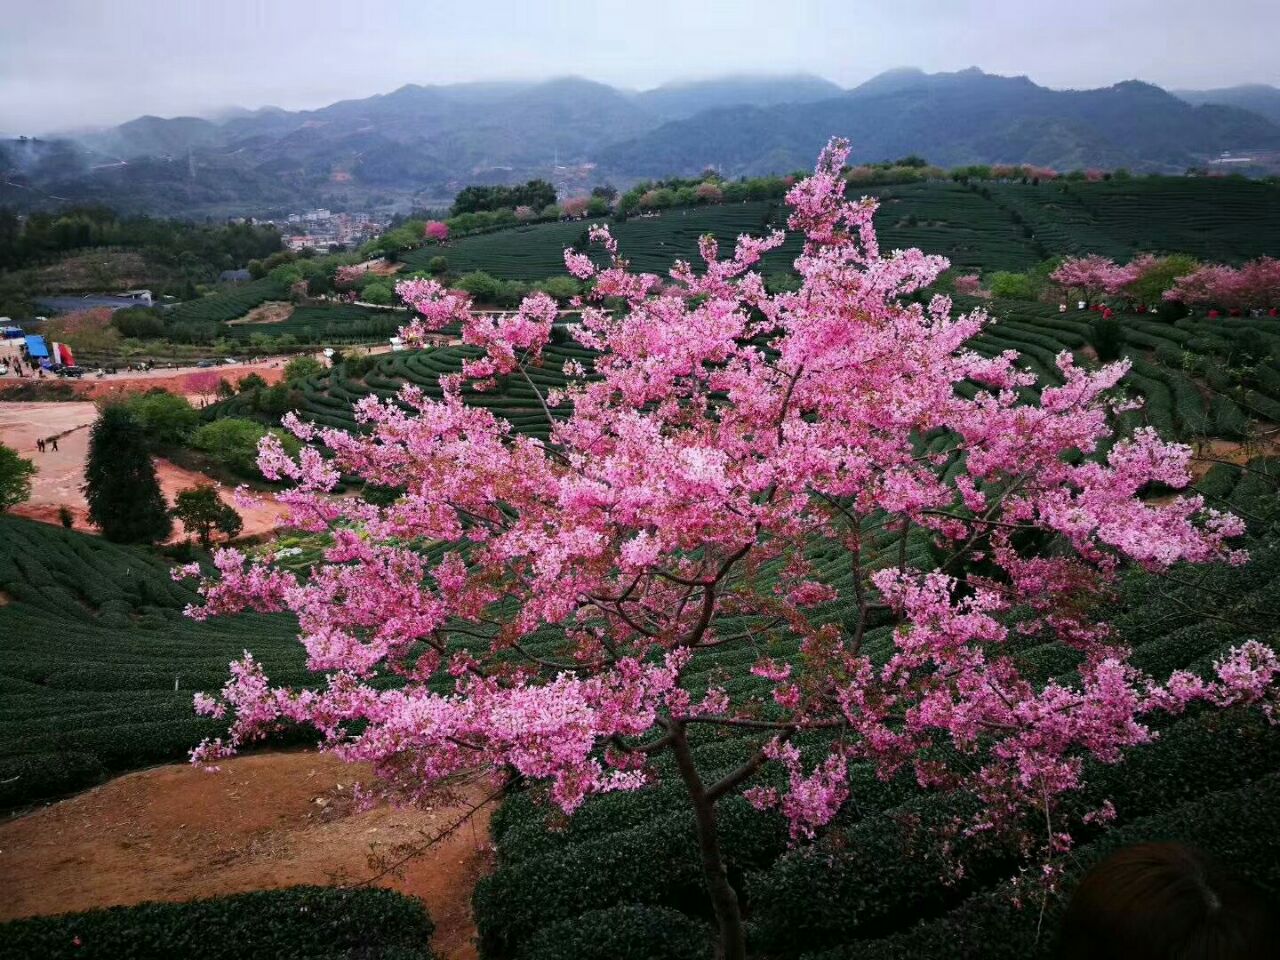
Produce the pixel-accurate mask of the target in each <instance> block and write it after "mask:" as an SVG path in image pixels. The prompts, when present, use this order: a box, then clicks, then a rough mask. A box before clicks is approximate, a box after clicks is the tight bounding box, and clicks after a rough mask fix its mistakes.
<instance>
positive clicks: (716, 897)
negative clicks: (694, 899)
mask: <svg viewBox="0 0 1280 960" xmlns="http://www.w3.org/2000/svg"><path fill="white" fill-rule="evenodd" d="M671 749H672V751H673V752H674V753H675V758H676V766H677V767H679V769H680V778H681V779H682V780H684V784H685V787H687V788H688V791H689V800H690V802H691V803H692V805H693V813H694V818H695V820H696V821H697V826H698V851H699V853H700V854H701V855H702V873H703V877H704V878H705V879H706V883H707V893H708V895H709V896H710V897H711V906H712V908H713V909H714V910H715V914H716V922H717V923H718V924H719V927H720V946H719V949H718V950H717V951H716V955H717V957H720V958H722V960H746V956H747V936H746V931H745V930H744V929H743V927H742V911H741V909H740V908H739V906H738V894H737V891H735V890H734V889H733V885H732V884H730V883H729V874H728V871H727V870H726V869H725V865H724V855H723V854H722V853H721V851H720V834H719V829H718V828H717V826H716V807H715V801H714V800H713V799H711V798H710V797H708V796H707V789H706V786H705V785H704V784H703V782H702V778H701V777H700V776H699V775H698V769H697V767H696V766H695V764H694V762H693V754H692V753H690V751H689V741H688V739H686V737H685V728H684V725H683V724H682V723H680V722H679V721H672V725H671Z"/></svg>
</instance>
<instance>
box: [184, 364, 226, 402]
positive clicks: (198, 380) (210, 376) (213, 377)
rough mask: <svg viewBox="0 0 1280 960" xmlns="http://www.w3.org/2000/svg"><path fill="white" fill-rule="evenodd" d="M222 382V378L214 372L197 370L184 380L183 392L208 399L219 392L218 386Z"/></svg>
mask: <svg viewBox="0 0 1280 960" xmlns="http://www.w3.org/2000/svg"><path fill="white" fill-rule="evenodd" d="M221 381H222V378H221V377H220V376H218V374H217V373H215V372H214V371H213V370H197V371H196V372H195V373H189V374H187V375H186V376H185V377H183V378H182V390H183V392H184V393H189V394H195V395H196V396H198V397H201V398H205V399H207V398H208V397H211V396H213V395H214V394H216V393H217V392H218V384H219V383H220V382H221Z"/></svg>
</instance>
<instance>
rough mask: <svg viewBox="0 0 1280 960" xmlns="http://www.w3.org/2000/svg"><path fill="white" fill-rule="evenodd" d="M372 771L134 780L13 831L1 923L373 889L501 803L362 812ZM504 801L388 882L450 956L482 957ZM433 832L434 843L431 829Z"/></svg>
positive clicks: (466, 793) (296, 769)
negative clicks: (481, 901) (422, 911)
mask: <svg viewBox="0 0 1280 960" xmlns="http://www.w3.org/2000/svg"><path fill="white" fill-rule="evenodd" d="M368 774H369V772H368V769H367V768H365V767H363V766H350V765H347V764H344V763H342V762H340V761H338V760H336V759H335V758H333V757H330V756H326V755H322V754H315V753H311V752H295V753H263V754H254V755H250V756H244V757H237V758H235V759H232V760H230V761H227V762H225V763H223V764H222V770H221V771H220V772H218V773H207V772H205V771H202V770H198V769H195V768H193V767H191V766H188V765H186V764H174V765H171V766H164V767H156V768H153V769H150V770H143V771H140V772H138V773H132V774H128V775H127V776H123V777H120V778H119V779H116V780H113V781H111V782H110V783H107V784H105V785H103V786H101V787H98V788H96V789H94V790H90V791H89V792H88V793H84V794H80V795H79V796H76V797H72V798H71V799H69V800H64V801H62V802H61V803H57V804H54V805H52V806H49V807H45V808H43V809H41V810H38V811H36V812H34V813H31V814H28V815H26V816H24V817H21V818H18V819H15V820H11V821H9V822H7V823H3V824H0V878H2V879H3V881H4V884H5V887H6V889H7V891H8V894H7V896H6V897H3V898H0V921H3V920H10V919H14V918H17V917H27V916H37V915H41V914H55V913H65V912H69V911H80V910H88V909H92V908H94V907H104V906H115V905H121V904H133V903H141V902H143V901H147V900H170V901H176V900H188V899H191V898H194V897H209V896H218V895H222V894H229V893H239V892H244V891H249V890H263V889H271V888H275V887H284V886H291V885H294V884H303V883H305V884H331V883H351V884H354V883H359V882H361V881H364V880H367V879H369V878H371V877H373V876H374V875H375V874H376V873H377V872H378V870H377V869H375V868H374V867H371V866H370V863H369V856H370V854H374V855H381V856H385V857H389V858H390V857H393V856H394V855H395V847H396V845H397V844H402V843H413V842H421V841H422V840H423V839H424V834H425V836H427V837H430V836H433V835H435V833H436V832H437V831H439V830H440V829H442V828H444V827H446V826H448V825H450V824H453V823H455V822H456V821H457V820H458V819H459V818H460V817H462V816H463V815H464V814H465V813H466V811H467V810H468V809H469V808H470V807H471V806H472V805H473V804H475V803H477V802H479V801H481V800H482V799H484V798H485V797H486V796H487V795H488V793H489V792H490V787H489V785H488V784H487V783H486V782H484V781H476V782H472V783H468V784H462V785H460V786H459V787H458V794H459V800H458V802H457V803H456V804H453V805H441V806H437V807H435V808H427V809H423V810H408V809H405V810H397V809H394V808H390V807H385V806H384V807H377V808H375V809H373V810H369V811H366V812H356V810H355V809H354V807H355V805H354V804H353V802H352V801H351V788H352V784H353V782H354V781H355V780H356V779H357V778H359V779H363V778H365V777H367V776H368ZM491 812H492V804H487V805H485V806H482V807H481V808H480V810H479V811H478V812H477V813H476V814H475V815H474V816H472V817H471V818H470V820H468V821H467V822H466V823H464V824H463V825H462V826H461V827H460V828H459V829H458V830H456V831H454V832H453V833H451V834H450V835H449V836H448V837H446V838H444V839H443V840H441V841H440V842H439V843H437V844H435V845H434V846H432V847H431V848H430V849H429V850H428V851H427V852H426V853H424V854H422V855H421V856H419V857H417V858H416V859H414V860H412V861H411V862H409V863H408V864H406V865H405V866H404V867H403V869H402V870H401V871H400V872H399V875H398V876H397V875H394V874H393V875H389V876H387V877H384V878H382V879H380V880H378V881H377V885H379V886H385V887H389V888H391V889H394V890H399V891H401V892H402V893H406V894H408V895H410V896H414V897H418V898H419V899H421V900H422V901H423V903H425V904H426V907H427V910H428V911H429V913H430V914H431V918H432V920H433V921H434V922H435V924H436V932H435V936H434V937H433V938H432V945H433V949H434V950H435V952H436V955H437V956H439V957H442V958H445V960H473V958H474V957H476V955H477V954H476V948H475V944H474V942H473V938H474V936H475V925H474V922H473V920H472V917H471V890H472V888H473V887H474V885H475V882H476V881H477V880H478V879H479V878H480V877H481V876H483V875H484V874H485V873H486V872H487V871H488V870H489V868H490V863H491V849H490V843H489V817H490V814H491ZM420 831H421V832H420Z"/></svg>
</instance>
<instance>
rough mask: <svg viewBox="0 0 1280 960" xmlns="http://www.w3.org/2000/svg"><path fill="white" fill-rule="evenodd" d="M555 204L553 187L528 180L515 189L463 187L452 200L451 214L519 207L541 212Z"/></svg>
mask: <svg viewBox="0 0 1280 960" xmlns="http://www.w3.org/2000/svg"><path fill="white" fill-rule="evenodd" d="M555 202H556V188H555V187H553V186H552V185H551V184H549V183H547V181H545V180H530V181H528V182H527V183H522V184H520V185H519V186H515V187H503V186H492V187H464V188H463V189H462V190H461V191H460V192H459V193H458V195H457V196H456V197H455V198H454V200H453V212H454V213H455V214H458V213H477V212H479V211H482V210H504V209H514V208H516V207H521V206H525V207H532V208H533V209H534V210H541V209H542V208H543V207H545V206H548V205H549V204H553V203H555Z"/></svg>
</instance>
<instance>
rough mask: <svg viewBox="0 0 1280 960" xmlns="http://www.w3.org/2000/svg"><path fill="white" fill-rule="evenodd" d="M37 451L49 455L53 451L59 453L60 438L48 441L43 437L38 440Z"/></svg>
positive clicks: (51, 438)
mask: <svg viewBox="0 0 1280 960" xmlns="http://www.w3.org/2000/svg"><path fill="white" fill-rule="evenodd" d="M36 449H37V450H38V451H40V452H41V453H48V452H49V451H50V450H52V451H53V452H54V453H57V452H58V438H57V437H50V438H49V439H48V440H46V439H44V438H43V437H41V438H39V439H37V440H36Z"/></svg>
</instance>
